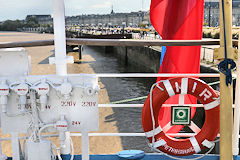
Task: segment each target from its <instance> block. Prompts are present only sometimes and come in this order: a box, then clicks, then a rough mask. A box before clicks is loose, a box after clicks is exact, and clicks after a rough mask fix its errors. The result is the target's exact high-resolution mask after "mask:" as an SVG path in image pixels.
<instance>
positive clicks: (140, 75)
mask: <svg viewBox="0 0 240 160" xmlns="http://www.w3.org/2000/svg"><path fill="white" fill-rule="evenodd" d="M96 76H97V77H99V78H111V77H114V78H116V77H118V78H120V77H122V78H123V77H124V78H146V77H152V78H154V77H220V75H219V73H201V74H200V73H189V74H188V73H187V74H184V73H97V74H96ZM234 76H236V75H234ZM234 76H233V77H234Z"/></svg>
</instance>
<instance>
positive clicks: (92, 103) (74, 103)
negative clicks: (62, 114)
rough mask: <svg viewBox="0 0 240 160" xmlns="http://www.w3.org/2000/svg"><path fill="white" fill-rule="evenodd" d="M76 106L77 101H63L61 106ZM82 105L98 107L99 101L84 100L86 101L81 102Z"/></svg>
mask: <svg viewBox="0 0 240 160" xmlns="http://www.w3.org/2000/svg"><path fill="white" fill-rule="evenodd" d="M76 106H77V102H76V101H61V107H76ZM81 106H82V107H96V106H97V102H88V101H84V102H81Z"/></svg>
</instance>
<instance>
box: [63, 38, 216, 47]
mask: <svg viewBox="0 0 240 160" xmlns="http://www.w3.org/2000/svg"><path fill="white" fill-rule="evenodd" d="M67 44H69V45H88V46H201V45H219V44H220V43H219V40H216V39H215V40H209V39H208V40H136V39H80V38H68V39H67Z"/></svg>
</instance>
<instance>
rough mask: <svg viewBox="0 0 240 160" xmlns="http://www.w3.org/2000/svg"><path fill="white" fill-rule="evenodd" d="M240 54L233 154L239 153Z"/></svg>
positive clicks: (239, 57) (239, 59) (239, 58)
mask: <svg viewBox="0 0 240 160" xmlns="http://www.w3.org/2000/svg"><path fill="white" fill-rule="evenodd" d="M239 44H240V43H239ZM238 50H239V54H238V55H240V49H238ZM239 90H240V56H238V61H237V80H236V89H235V97H236V98H235V109H234V123H233V155H238V153H239V118H240V117H239V116H240V91H239Z"/></svg>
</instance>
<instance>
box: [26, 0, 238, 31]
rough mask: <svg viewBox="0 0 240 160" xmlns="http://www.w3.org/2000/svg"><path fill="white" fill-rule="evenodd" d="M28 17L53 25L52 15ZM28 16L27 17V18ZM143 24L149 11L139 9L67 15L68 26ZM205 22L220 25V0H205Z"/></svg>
mask: <svg viewBox="0 0 240 160" xmlns="http://www.w3.org/2000/svg"><path fill="white" fill-rule="evenodd" d="M239 8H240V0H233V12H232V13H233V25H234V26H239V25H240V9H239ZM27 18H36V19H37V21H38V24H43V25H47V24H48V25H51V26H52V24H53V19H52V17H51V15H28V16H27ZM27 18H26V19H27ZM141 24H145V25H147V26H150V25H151V22H150V17H149V12H144V11H139V12H131V13H114V12H113V10H112V12H111V13H110V14H104V15H99V14H89V15H78V16H68V17H66V25H67V26H86V25H89V26H99V25H102V26H121V27H122V26H123V25H124V26H132V27H138V26H139V25H141ZM204 24H205V25H207V26H218V25H219V0H205V6H204Z"/></svg>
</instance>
